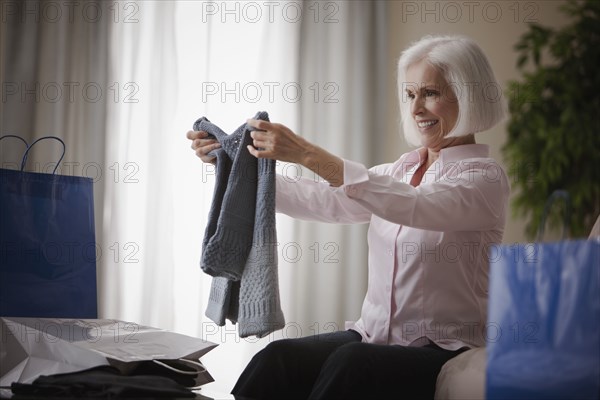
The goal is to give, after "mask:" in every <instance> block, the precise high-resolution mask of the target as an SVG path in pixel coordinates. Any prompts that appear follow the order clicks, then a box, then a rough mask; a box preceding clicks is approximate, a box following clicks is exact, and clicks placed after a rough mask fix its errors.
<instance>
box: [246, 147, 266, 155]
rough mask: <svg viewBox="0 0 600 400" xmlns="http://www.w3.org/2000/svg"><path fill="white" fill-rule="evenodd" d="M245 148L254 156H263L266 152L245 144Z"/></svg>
mask: <svg viewBox="0 0 600 400" xmlns="http://www.w3.org/2000/svg"><path fill="white" fill-rule="evenodd" d="M246 148H247V149H248V151H249V152H250V154H252V155H253V156H254V157H256V158H265V156H266V153H267V152H266V151H264V150H258V149H257V148H255V147H254V146H252V145H248V146H246Z"/></svg>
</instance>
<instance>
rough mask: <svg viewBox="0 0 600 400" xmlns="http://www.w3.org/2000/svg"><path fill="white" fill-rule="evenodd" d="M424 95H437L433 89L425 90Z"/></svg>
mask: <svg viewBox="0 0 600 400" xmlns="http://www.w3.org/2000/svg"><path fill="white" fill-rule="evenodd" d="M425 96H427V97H431V96H437V92H436V91H435V90H426V91H425Z"/></svg>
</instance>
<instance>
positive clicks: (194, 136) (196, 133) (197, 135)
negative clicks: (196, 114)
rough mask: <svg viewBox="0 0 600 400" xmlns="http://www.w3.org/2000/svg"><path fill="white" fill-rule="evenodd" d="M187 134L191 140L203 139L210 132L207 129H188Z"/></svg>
mask: <svg viewBox="0 0 600 400" xmlns="http://www.w3.org/2000/svg"><path fill="white" fill-rule="evenodd" d="M185 136H186V137H187V138H188V139H190V140H195V139H202V138H205V137H207V136H208V132H205V131H187V133H186V134H185Z"/></svg>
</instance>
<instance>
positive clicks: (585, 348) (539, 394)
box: [486, 240, 600, 399]
mask: <svg viewBox="0 0 600 400" xmlns="http://www.w3.org/2000/svg"><path fill="white" fill-rule="evenodd" d="M488 308H489V312H488V325H487V359H488V361H487V371H486V398H488V399H598V398H599V394H600V243H599V242H598V241H594V240H579V241H562V242H558V243H533V244H517V245H503V246H496V247H494V248H493V249H491V252H490V293H489V305H488Z"/></svg>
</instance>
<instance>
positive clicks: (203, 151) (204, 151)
mask: <svg viewBox="0 0 600 400" xmlns="http://www.w3.org/2000/svg"><path fill="white" fill-rule="evenodd" d="M219 147H221V144H220V143H214V144H211V145H208V146H202V147H198V148H197V149H196V155H197V156H198V157H201V158H202V157H204V156H206V155H207V154H208V153H210V152H211V151H213V150H215V149H218V148H219Z"/></svg>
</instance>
